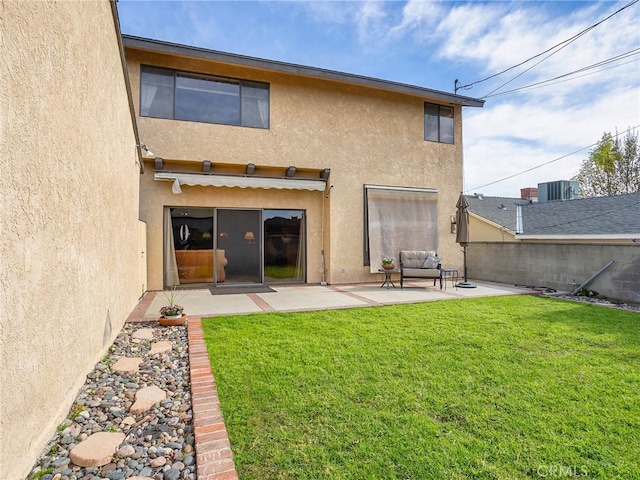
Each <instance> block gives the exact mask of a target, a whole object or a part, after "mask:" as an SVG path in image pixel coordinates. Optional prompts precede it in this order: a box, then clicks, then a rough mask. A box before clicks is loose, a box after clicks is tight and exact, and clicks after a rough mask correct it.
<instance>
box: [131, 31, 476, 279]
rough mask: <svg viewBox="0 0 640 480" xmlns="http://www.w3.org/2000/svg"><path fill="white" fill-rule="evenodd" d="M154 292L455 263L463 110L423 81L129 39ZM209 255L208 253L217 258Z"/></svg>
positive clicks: (364, 275)
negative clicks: (405, 255) (394, 260)
mask: <svg viewBox="0 0 640 480" xmlns="http://www.w3.org/2000/svg"><path fill="white" fill-rule="evenodd" d="M123 43H124V47H125V52H126V59H127V65H128V71H129V75H130V78H131V88H132V95H133V104H134V108H135V110H136V116H137V124H138V128H139V132H140V138H141V140H142V141H143V142H144V144H145V145H146V146H147V148H148V149H149V150H150V151H152V152H153V156H152V157H148V159H147V161H146V162H145V169H144V173H143V175H142V177H141V189H140V217H141V219H142V220H144V221H145V222H146V223H147V225H148V236H147V245H148V258H149V262H148V281H149V288H150V289H162V288H166V287H168V286H172V285H191V286H193V285H205V286H211V285H213V286H226V285H230V284H234V285H237V284H251V283H267V284H274V283H277V282H288V283H291V282H301V283H321V282H327V283H347V282H361V281H370V280H372V279H373V278H374V276H373V273H377V270H378V268H380V259H381V258H382V257H383V256H385V255H394V256H397V254H398V252H399V251H400V250H401V249H424V250H438V251H439V252H440V254H441V256H442V257H443V258H444V259H446V261H447V263H448V264H451V265H458V264H460V263H461V256H460V253H459V249H458V248H457V245H456V243H455V236H454V235H452V234H451V232H450V220H449V219H450V214H451V213H453V212H454V211H455V203H456V199H457V196H458V194H459V192H460V190H461V187H462V107H463V106H467V107H481V106H482V105H483V101H481V100H476V99H473V98H467V97H461V96H459V95H453V94H450V93H445V92H441V91H435V90H431V89H428V88H423V87H418V86H413V85H405V84H400V83H395V82H390V81H386V80H381V79H375V78H368V77H362V76H358V75H352V74H348V73H341V72H336V71H329V70H324V69H319V68H314V67H307V66H302V65H293V64H288V63H283V62H277V61H272V60H265V59H259V58H251V57H245V56H240V55H234V54H229V53H223V52H218V51H212V50H205V49H202V48H197V47H191V46H186V45H176V44H172V43H167V42H161V41H157V40H151V39H146V38H137V37H130V36H126V35H125V36H123ZM214 252H215V255H214Z"/></svg>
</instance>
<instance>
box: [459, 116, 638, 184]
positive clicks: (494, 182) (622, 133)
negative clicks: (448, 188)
mask: <svg viewBox="0 0 640 480" xmlns="http://www.w3.org/2000/svg"><path fill="white" fill-rule="evenodd" d="M638 127H640V124H639V125H636V126H635V127H629V128H627V129H626V130H625V131H624V132H620V133H616V134H615V135H612V138H617V137H619V136H620V135H624V134H625V133H628V132H631V131H632V130H635V129H636V128H638ZM599 143H600V140H598V141H597V142H595V143H592V144H591V145H587V146H586V147H583V148H580V149H578V150H576V151H574V152H571V153H567V154H566V155H563V156H561V157H558V158H554V159H553V160H549V161H548V162H544V163H541V164H539V165H536V166H535V167H531V168H527V169H526V170H522V171H521V172H518V173H514V174H513V175H509V176H508V177H504V178H500V179H499V180H495V181H493V182H489V183H485V184H484V185H480V186H479V187H474V188H469V189H467V190H465V191H464V192H465V193H466V192H471V191H472V190H479V189H481V188H484V187H488V186H489V185H495V184H496V183H500V182H503V181H505V180H509V179H511V178H513V177H517V176H518V175H522V174H523V173H528V172H531V171H532V170H536V169H538V168H541V167H544V166H545V165H549V164H551V163H554V162H557V161H559V160H563V159H565V158H567V157H570V156H571V155H575V154H576V153H579V152H582V151H583V150H586V149H587V148H591V147H595V146H596V145H598V144H599Z"/></svg>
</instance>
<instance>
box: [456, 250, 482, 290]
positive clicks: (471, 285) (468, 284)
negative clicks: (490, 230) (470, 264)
mask: <svg viewBox="0 0 640 480" xmlns="http://www.w3.org/2000/svg"><path fill="white" fill-rule="evenodd" d="M462 248H463V249H464V282H459V283H458V285H457V286H458V287H460V288H476V287H477V285H476V284H474V283H471V282H468V281H467V244H466V243H465V244H464V245H463V246H462Z"/></svg>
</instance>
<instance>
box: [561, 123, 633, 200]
mask: <svg viewBox="0 0 640 480" xmlns="http://www.w3.org/2000/svg"><path fill="white" fill-rule="evenodd" d="M639 153H640V149H639V147H638V133H634V132H633V131H632V130H631V129H629V130H627V134H626V135H625V136H624V138H622V139H621V138H620V135H618V134H616V135H615V136H612V135H611V134H610V133H604V134H603V135H602V139H600V141H599V142H598V145H597V146H596V148H595V149H593V150H592V151H591V152H589V158H587V159H585V160H583V161H582V166H581V167H580V171H579V172H578V174H577V175H576V176H575V177H573V179H572V180H577V181H578V182H579V183H580V194H581V195H582V196H583V197H603V196H608V195H622V194H625V193H640V156H639Z"/></svg>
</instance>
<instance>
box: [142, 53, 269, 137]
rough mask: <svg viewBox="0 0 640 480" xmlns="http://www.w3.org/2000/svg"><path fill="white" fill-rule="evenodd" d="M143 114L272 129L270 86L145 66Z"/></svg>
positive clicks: (143, 73)
mask: <svg viewBox="0 0 640 480" xmlns="http://www.w3.org/2000/svg"><path fill="white" fill-rule="evenodd" d="M140 115H141V116H143V117H156V118H170V119H175V120H188V121H192V122H205V123H218V124H222V125H241V126H244V127H254V128H269V85H268V84H264V83H257V82H245V81H243V80H235V79H231V78H219V77H211V76H207V75H199V74H195V73H186V72H177V71H175V70H169V69H165V68H154V67H146V66H143V67H142V70H141V80H140Z"/></svg>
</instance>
